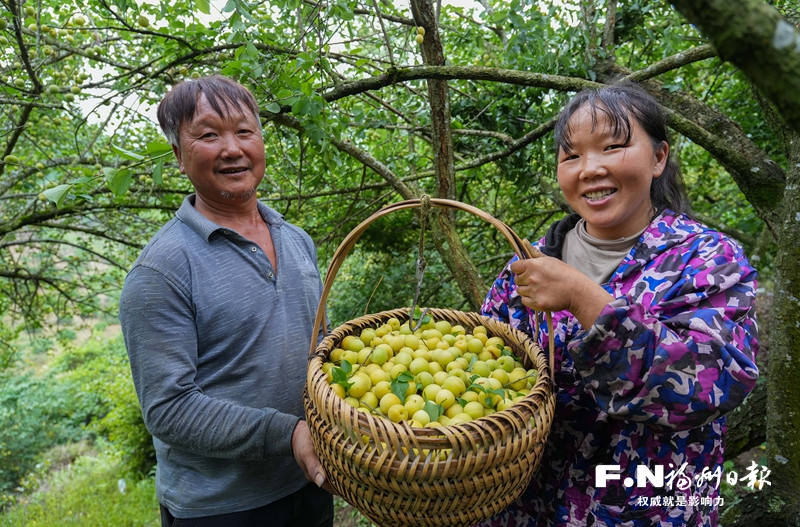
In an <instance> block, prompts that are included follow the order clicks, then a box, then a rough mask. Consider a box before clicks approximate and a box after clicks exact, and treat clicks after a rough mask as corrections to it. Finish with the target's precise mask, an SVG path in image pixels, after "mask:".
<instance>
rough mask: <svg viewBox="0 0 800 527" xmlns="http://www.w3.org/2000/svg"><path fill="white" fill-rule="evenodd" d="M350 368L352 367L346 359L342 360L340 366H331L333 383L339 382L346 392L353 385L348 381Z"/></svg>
mask: <svg viewBox="0 0 800 527" xmlns="http://www.w3.org/2000/svg"><path fill="white" fill-rule="evenodd" d="M352 369H353V367H352V366H351V365H350V363H349V362H347V361H346V360H343V361H342V365H341V366H334V367H333V368H331V377H332V378H333V384H341V385H342V386H343V387H344V391H345V392H347V391H348V390H349V389H350V387H351V386H352V385H353V383H352V382H350V381H348V379H349V378H350V375H349V373H350V372H351V371H352Z"/></svg>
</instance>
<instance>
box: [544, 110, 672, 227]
mask: <svg viewBox="0 0 800 527" xmlns="http://www.w3.org/2000/svg"><path fill="white" fill-rule="evenodd" d="M591 111H592V110H591V107H590V106H588V105H584V106H583V107H581V108H580V109H579V110H578V111H577V112H575V113H574V114H573V115H572V117H571V118H570V121H569V125H570V128H571V130H572V134H571V136H570V139H571V141H572V148H571V149H570V151H569V152H567V151H565V150H564V149H563V148H561V149H560V150H559V153H558V168H557V174H558V184H559V186H560V187H561V191H562V192H563V193H564V197H565V198H566V200H567V203H569V205H570V206H571V207H572V208H573V209H574V210H575V212H577V213H578V214H580V215H581V217H582V218H583V219H584V220H586V227H587V230H588V232H589V234H591V235H592V236H594V237H595V238H600V239H603V240H616V239H619V238H624V237H626V236H631V235H633V234H635V233H637V232H639V231H641V230H643V229H644V228H645V227H647V225H648V224H649V223H650V220H651V214H652V208H653V207H652V204H651V202H650V185H651V183H652V181H653V179H654V178H657V177H659V176H661V173H662V172H663V171H664V167H665V166H666V163H667V157H668V154H669V145H668V144H667V143H666V142H662V144H661V145H660V146H659V148H653V142H652V141H651V140H650V137H649V136H648V135H647V133H646V132H645V131H644V130H643V129H642V127H641V125H640V124H639V123H638V122H637V121H636V119H635V118H634V117H633V116H632V115H631V116H630V117H629V119H630V122H631V139H630V141H629V142H628V143H624V137H616V138H615V137H614V131H613V129H612V128H611V127H610V126H609V123H608V117H607V116H606V114H605V108H603V107H598V108H597V110H596V112H597V123H596V126H595V127H594V130H592V114H591Z"/></svg>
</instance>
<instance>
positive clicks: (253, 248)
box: [250, 245, 258, 252]
mask: <svg viewBox="0 0 800 527" xmlns="http://www.w3.org/2000/svg"><path fill="white" fill-rule="evenodd" d="M250 250H251V251H253V252H257V251H258V247H256V246H255V245H253V246H252V247H250Z"/></svg>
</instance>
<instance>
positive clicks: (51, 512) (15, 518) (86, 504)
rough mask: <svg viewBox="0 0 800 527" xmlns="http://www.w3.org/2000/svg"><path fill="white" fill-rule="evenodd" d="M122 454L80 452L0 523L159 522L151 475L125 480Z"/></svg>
mask: <svg viewBox="0 0 800 527" xmlns="http://www.w3.org/2000/svg"><path fill="white" fill-rule="evenodd" d="M123 474H124V470H123V467H122V466H121V465H120V464H119V461H118V460H115V459H113V458H112V457H110V456H104V455H101V456H99V457H97V458H93V457H81V458H79V459H78V460H77V461H76V462H75V463H74V464H73V465H71V466H70V467H69V468H67V469H65V470H62V471H59V472H55V473H53V474H51V475H50V476H49V477H48V478H47V479H46V480H45V482H44V483H43V485H42V488H43V489H44V488H46V489H47V491H46V492H39V493H36V494H34V495H32V496H31V497H30V498H29V499H26V500H25V501H22V502H20V503H18V504H17V505H16V506H14V507H13V508H11V509H10V510H9V511H8V512H6V513H5V514H4V515H2V516H0V527H51V526H53V525H70V526H75V527H106V526H107V527H145V526H152V527H156V526H159V525H160V524H161V522H160V519H159V512H158V501H157V500H156V492H155V482H154V481H153V478H144V479H139V480H133V479H131V480H126V481H125V487H124V489H125V491H124V492H121V491H120V486H119V480H120V479H121V476H122V475H123Z"/></svg>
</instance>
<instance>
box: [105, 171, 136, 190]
mask: <svg viewBox="0 0 800 527" xmlns="http://www.w3.org/2000/svg"><path fill="white" fill-rule="evenodd" d="M103 173H104V174H105V177H106V183H107V184H108V188H109V189H110V190H111V192H113V193H114V195H115V196H122V195H123V194H125V193H126V192H127V191H128V187H130V186H131V176H132V174H131V171H130V170H128V169H127V168H120V169H116V168H112V167H105V168H103Z"/></svg>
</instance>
